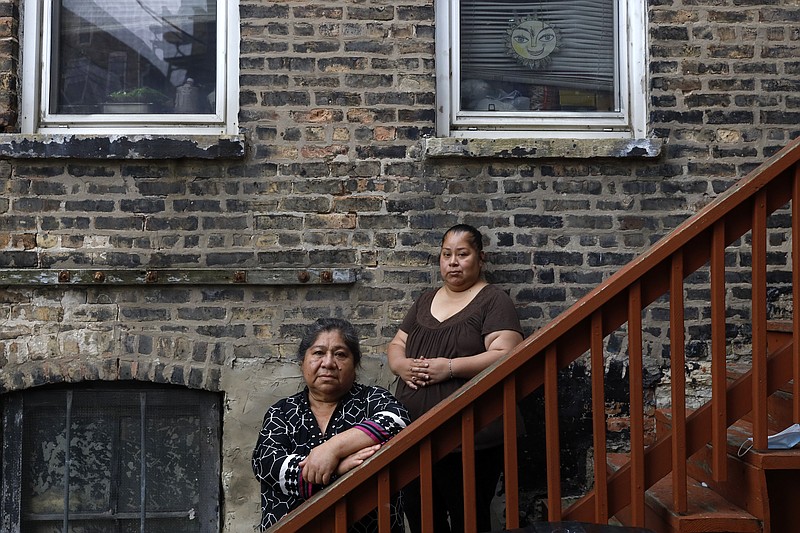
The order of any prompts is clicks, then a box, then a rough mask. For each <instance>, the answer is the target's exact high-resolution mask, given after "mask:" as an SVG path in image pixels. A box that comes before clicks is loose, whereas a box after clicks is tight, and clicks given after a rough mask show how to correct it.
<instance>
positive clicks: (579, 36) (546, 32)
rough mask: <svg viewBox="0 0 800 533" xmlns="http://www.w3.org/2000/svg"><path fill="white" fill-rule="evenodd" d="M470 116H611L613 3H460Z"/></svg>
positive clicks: (464, 95)
mask: <svg viewBox="0 0 800 533" xmlns="http://www.w3.org/2000/svg"><path fill="white" fill-rule="evenodd" d="M460 7H461V8H460V45H461V50H460V52H461V55H460V66H461V72H460V89H461V91H460V92H461V99H460V105H461V109H462V110H465V111H490V112H492V111H494V112H497V111H502V112H509V111H511V112H513V111H584V112H586V111H589V112H593V111H614V110H616V109H618V107H619V106H618V104H617V102H616V96H615V91H614V87H615V42H616V34H615V15H614V1H613V0H549V1H547V2H542V1H533V2H532V1H529V0H506V1H503V2H495V1H493V0H461V6H460Z"/></svg>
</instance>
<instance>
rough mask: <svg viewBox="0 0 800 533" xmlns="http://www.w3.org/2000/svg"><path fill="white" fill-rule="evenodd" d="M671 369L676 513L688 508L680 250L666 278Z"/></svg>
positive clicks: (675, 254)
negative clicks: (668, 276) (667, 285)
mask: <svg viewBox="0 0 800 533" xmlns="http://www.w3.org/2000/svg"><path fill="white" fill-rule="evenodd" d="M669 311H670V313H669V315H670V318H669V337H670V342H669V344H670V351H669V353H670V371H671V374H672V486H673V494H672V499H673V505H674V507H675V511H676V512H678V513H685V512H686V509H687V501H686V500H687V498H686V490H687V478H686V374H685V372H686V370H685V364H686V363H685V351H684V350H685V346H684V339H685V337H684V335H685V334H684V310H683V250H682V249H681V250H678V251H677V252H675V253H674V254H673V255H672V265H671V268H670V280H669Z"/></svg>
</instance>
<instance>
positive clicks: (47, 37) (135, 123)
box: [22, 0, 238, 134]
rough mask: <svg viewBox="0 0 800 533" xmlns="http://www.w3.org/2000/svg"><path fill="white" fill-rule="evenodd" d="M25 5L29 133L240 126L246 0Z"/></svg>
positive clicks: (51, 0) (25, 121) (81, 0)
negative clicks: (241, 16) (241, 18)
mask: <svg viewBox="0 0 800 533" xmlns="http://www.w3.org/2000/svg"><path fill="white" fill-rule="evenodd" d="M24 6H25V17H24V24H25V26H24V30H23V32H24V33H23V39H24V40H23V50H22V58H23V84H22V85H23V118H22V126H23V132H24V133H35V132H39V133H82V132H85V133H93V132H103V131H106V132H113V133H119V132H120V127H124V132H125V133H180V134H186V133H206V134H214V133H217V134H226V133H231V134H232V133H236V131H234V130H233V128H234V123H233V121H234V120H235V117H236V113H237V110H236V108H235V107H233V106H234V105H238V98H237V94H238V86H237V85H236V80H237V74H236V70H235V69H236V68H237V67H236V65H237V63H238V22H237V21H238V12H237V10H238V2H231V1H223V0H26V1H25V4H24Z"/></svg>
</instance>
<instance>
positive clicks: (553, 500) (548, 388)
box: [544, 344, 561, 521]
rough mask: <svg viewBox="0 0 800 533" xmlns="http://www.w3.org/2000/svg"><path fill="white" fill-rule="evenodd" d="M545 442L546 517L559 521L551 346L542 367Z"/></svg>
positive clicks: (558, 455)
mask: <svg viewBox="0 0 800 533" xmlns="http://www.w3.org/2000/svg"><path fill="white" fill-rule="evenodd" d="M544 410H545V415H544V418H545V423H544V425H545V442H546V446H547V516H548V519H549V520H550V521H557V520H561V449H560V446H561V440H560V438H559V435H558V431H559V430H558V352H557V351H556V346H555V344H551V345H550V346H549V347H548V348H547V351H546V352H545V367H544Z"/></svg>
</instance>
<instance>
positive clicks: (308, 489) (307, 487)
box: [297, 470, 316, 500]
mask: <svg viewBox="0 0 800 533" xmlns="http://www.w3.org/2000/svg"><path fill="white" fill-rule="evenodd" d="M297 488H298V490H299V491H300V497H301V498H302V499H304V500H307V499H309V498H310V497H311V496H313V495H314V492H316V491H315V490H314V485H312V484H311V483H309V482H308V481H306V480H305V479H303V471H302V470H300V472H299V473H298V474H297Z"/></svg>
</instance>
